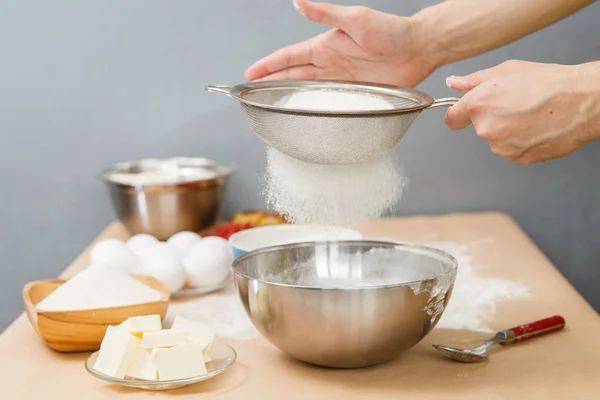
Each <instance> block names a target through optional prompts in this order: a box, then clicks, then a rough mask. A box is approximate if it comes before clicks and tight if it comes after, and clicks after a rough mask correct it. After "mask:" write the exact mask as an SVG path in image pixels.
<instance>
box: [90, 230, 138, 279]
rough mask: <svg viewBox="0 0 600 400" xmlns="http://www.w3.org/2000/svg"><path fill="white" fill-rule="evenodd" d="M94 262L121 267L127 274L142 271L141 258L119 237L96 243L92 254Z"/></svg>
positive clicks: (91, 257) (91, 258) (91, 259)
mask: <svg viewBox="0 0 600 400" xmlns="http://www.w3.org/2000/svg"><path fill="white" fill-rule="evenodd" d="M90 261H91V263H92V264H98V265H105V266H108V267H112V268H116V269H119V270H120V271H123V272H125V273H127V274H131V275H135V274H140V273H141V272H142V265H141V262H140V259H139V257H138V256H137V255H135V254H134V253H133V252H132V251H131V250H130V249H129V247H127V245H126V244H125V243H123V242H122V241H120V240H119V239H103V240H101V241H99V242H98V243H96V244H95V245H94V247H93V248H92V252H91V254H90Z"/></svg>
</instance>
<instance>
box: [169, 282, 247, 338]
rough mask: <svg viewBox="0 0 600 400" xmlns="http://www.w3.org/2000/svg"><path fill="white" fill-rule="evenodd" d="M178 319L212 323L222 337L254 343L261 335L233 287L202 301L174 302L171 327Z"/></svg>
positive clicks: (170, 317)
mask: <svg viewBox="0 0 600 400" xmlns="http://www.w3.org/2000/svg"><path fill="white" fill-rule="evenodd" d="M175 316H181V317H185V318H190V319H192V320H194V321H198V322H203V323H205V324H208V325H210V326H212V327H214V328H215V329H216V331H217V335H218V336H219V337H221V338H227V339H235V340H250V339H254V338H255V337H257V336H258V332H257V331H256V329H255V328H254V326H253V325H252V322H250V319H249V318H248V316H247V315H246V310H245V309H244V306H243V305H242V302H241V301H240V298H239V295H238V293H237V292H236V291H235V289H234V288H233V287H228V288H227V289H225V290H224V291H223V292H221V293H215V294H210V295H207V296H205V297H202V298H199V299H189V300H185V301H181V302H172V303H171V304H170V305H169V311H168V315H167V321H169V322H168V323H169V324H170V323H171V322H172V320H173V319H174V318H175Z"/></svg>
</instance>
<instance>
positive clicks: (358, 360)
mask: <svg viewBox="0 0 600 400" xmlns="http://www.w3.org/2000/svg"><path fill="white" fill-rule="evenodd" d="M456 269H457V261H456V259H454V257H452V256H451V255H449V254H447V253H445V252H443V251H440V250H437V249H433V248H428V247H424V246H416V245H409V244H399V243H394V242H380V241H367V240H362V241H335V242H310V243H298V244H289V245H283V246H275V247H269V248H264V249H260V250H255V251H252V252H249V253H247V254H245V255H243V256H241V257H239V258H237V259H236V260H235V261H234V264H233V270H234V281H235V286H236V288H237V290H238V292H239V296H240V298H241V300H242V303H243V304H244V306H245V308H246V312H247V314H248V316H249V317H250V319H251V320H252V323H253V324H254V326H255V327H256V328H257V329H258V330H259V331H260V333H261V334H262V335H263V336H264V337H265V338H267V339H268V340H269V341H270V342H271V343H272V344H274V345H275V346H277V347H278V348H279V349H281V350H282V351H284V352H285V353H287V354H289V355H291V356H292V357H295V358H297V359H299V360H302V361H305V362H308V363H311V364H316V365H320V366H325V367H334V368H356V367H365V366H369V365H375V364H380V363H384V362H387V361H390V360H392V359H394V358H395V357H397V356H398V355H400V354H401V353H403V352H404V351H406V350H408V349H409V348H411V347H412V346H414V345H415V344H417V343H418V342H419V341H420V340H421V339H422V338H423V337H425V335H427V333H429V331H431V329H433V327H434V326H435V325H436V323H437V322H438V321H439V319H440V317H441V316H442V313H443V311H444V308H445V307H446V304H447V302H448V299H449V298H450V294H451V292H452V287H453V285H454V279H455V277H456Z"/></svg>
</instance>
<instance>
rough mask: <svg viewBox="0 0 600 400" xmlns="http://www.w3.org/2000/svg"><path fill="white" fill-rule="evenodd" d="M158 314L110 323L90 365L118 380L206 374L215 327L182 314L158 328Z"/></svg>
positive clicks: (159, 322)
mask: <svg viewBox="0 0 600 400" xmlns="http://www.w3.org/2000/svg"><path fill="white" fill-rule="evenodd" d="M161 328H162V326H161V320H160V316H158V315H146V316H141V317H132V318H129V319H128V320H127V321H125V322H123V323H122V324H120V325H119V326H109V327H108V329H107V331H106V334H105V336H104V339H103V340H102V344H101V346H100V351H99V353H98V357H97V359H96V362H95V363H94V366H93V368H94V369H95V370H97V371H98V372H101V373H103V374H105V375H109V376H112V377H114V378H118V379H123V378H127V379H139V380H145V381H156V380H158V381H163V380H173V379H185V378H191V377H194V376H199V375H204V374H206V373H207V367H206V362H208V361H211V360H212V356H211V345H212V342H213V340H214V337H215V330H214V329H212V328H211V327H208V326H206V325H203V324H201V323H198V322H195V321H190V320H187V319H184V318H181V317H176V318H175V323H174V324H173V327H172V328H171V329H161Z"/></svg>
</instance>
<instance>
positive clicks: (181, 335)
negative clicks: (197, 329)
mask: <svg viewBox="0 0 600 400" xmlns="http://www.w3.org/2000/svg"><path fill="white" fill-rule="evenodd" d="M189 336H190V334H189V332H187V331H182V330H175V329H163V330H160V331H156V332H144V335H143V336H142V346H144V347H145V348H147V349H152V348H154V347H173V346H179V345H181V344H186V343H188V337H189Z"/></svg>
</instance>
